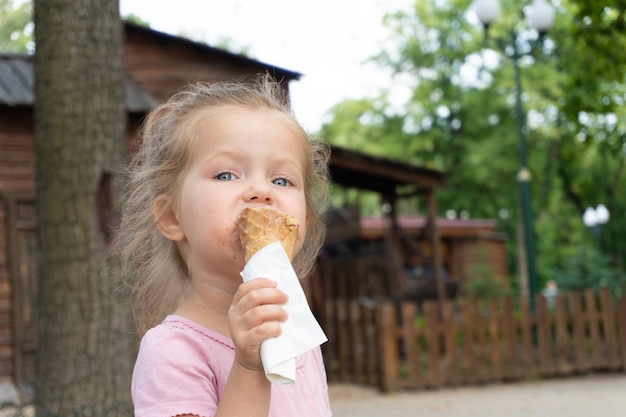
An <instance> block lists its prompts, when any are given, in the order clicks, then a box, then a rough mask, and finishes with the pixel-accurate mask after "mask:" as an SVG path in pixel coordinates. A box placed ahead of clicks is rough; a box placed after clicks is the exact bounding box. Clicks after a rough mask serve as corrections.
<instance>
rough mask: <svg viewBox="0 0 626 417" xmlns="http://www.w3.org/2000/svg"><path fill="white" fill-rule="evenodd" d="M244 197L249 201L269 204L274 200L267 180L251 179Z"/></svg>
mask: <svg viewBox="0 0 626 417" xmlns="http://www.w3.org/2000/svg"><path fill="white" fill-rule="evenodd" d="M244 199H245V200H246V202H250V203H266V204H271V203H272V202H273V201H274V198H273V196H272V187H271V184H270V183H269V182H268V181H267V180H262V179H257V180H253V181H252V180H251V181H250V185H249V187H248V188H247V189H246V192H245V195H244Z"/></svg>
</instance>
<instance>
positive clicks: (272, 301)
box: [228, 278, 288, 371]
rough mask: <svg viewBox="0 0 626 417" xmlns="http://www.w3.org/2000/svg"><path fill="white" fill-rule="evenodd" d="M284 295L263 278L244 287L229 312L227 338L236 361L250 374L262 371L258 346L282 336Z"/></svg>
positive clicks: (273, 284)
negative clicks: (230, 340) (271, 338)
mask: <svg viewBox="0 0 626 417" xmlns="http://www.w3.org/2000/svg"><path fill="white" fill-rule="evenodd" d="M287 299H288V297H287V294H285V293H284V292H282V291H281V290H279V289H278V288H276V283H275V282H274V281H271V280H269V279H266V278H256V279H253V280H250V281H248V282H246V283H243V284H241V285H240V286H239V289H238V290H237V292H236V293H235V297H234V298H233V302H232V304H231V306H230V309H229V310H228V324H229V326H230V337H231V338H232V340H233V344H234V345H235V360H236V361H237V363H239V364H240V365H241V366H243V367H244V368H246V369H249V370H252V371H263V364H262V362H261V343H263V342H264V341H265V340H266V339H269V338H270V337H277V336H279V335H280V333H281V328H280V324H279V323H280V322H283V321H285V320H287V313H286V312H285V310H284V309H283V307H282V304H285V303H286V302H287Z"/></svg>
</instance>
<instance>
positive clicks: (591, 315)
mask: <svg viewBox="0 0 626 417" xmlns="http://www.w3.org/2000/svg"><path fill="white" fill-rule="evenodd" d="M585 309H586V313H587V314H586V315H587V325H588V326H589V336H590V337H591V365H592V367H594V368H596V367H597V368H602V367H605V366H606V359H605V356H604V354H603V352H602V350H603V349H602V345H603V343H602V336H601V334H600V314H599V312H598V306H597V302H596V294H595V292H594V291H593V290H587V291H585Z"/></svg>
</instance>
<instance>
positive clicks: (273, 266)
mask: <svg viewBox="0 0 626 417" xmlns="http://www.w3.org/2000/svg"><path fill="white" fill-rule="evenodd" d="M241 277H242V278H243V280H244V282H246V281H249V280H251V279H253V278H261V277H262V278H268V279H271V280H273V281H275V282H276V283H277V286H278V288H279V289H280V290H282V291H284V292H285V293H286V294H287V295H288V296H289V301H288V302H287V304H285V305H284V306H283V308H284V309H285V310H286V311H287V314H288V315H289V318H288V319H287V321H285V322H283V323H281V324H280V325H281V328H282V333H281V335H280V336H278V337H274V338H270V339H267V340H266V341H265V342H263V344H262V345H261V361H262V362H263V368H264V369H265V375H266V376H267V379H269V380H270V381H272V382H276V383H279V384H290V383H292V382H295V380H296V356H298V355H301V354H303V353H304V352H306V351H308V350H311V349H313V348H314V347H316V346H319V345H321V344H322V343H324V342H326V341H327V340H328V339H327V337H326V335H325V334H324V331H323V330H322V328H321V327H320V325H319V323H318V322H317V320H316V319H315V317H314V316H313V313H312V312H311V309H310V308H309V304H308V303H307V299H306V296H305V295H304V290H303V289H302V286H301V285H300V281H299V280H298V277H297V276H296V272H295V271H294V270H293V267H292V266H291V262H289V258H288V257H287V254H286V253H285V250H284V249H283V246H282V245H281V244H280V242H275V243H272V244H270V245H268V246H266V247H264V248H263V249H261V250H259V251H258V252H257V253H255V254H254V255H253V256H252V257H251V258H250V260H248V262H247V263H246V266H245V267H244V269H243V271H242V272H241Z"/></svg>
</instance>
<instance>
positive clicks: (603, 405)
mask: <svg viewBox="0 0 626 417" xmlns="http://www.w3.org/2000/svg"><path fill="white" fill-rule="evenodd" d="M330 398H331V407H332V409H333V413H334V417H593V416H601V417H626V374H611V375H593V376H580V377H572V378H567V379H550V380H545V381H534V382H520V383H507V384H498V385H485V386H479V387H462V388H451V389H442V390H437V391H419V392H402V393H395V394H380V393H378V392H376V391H374V390H370V389H366V388H362V387H355V386H344V385H331V387H330Z"/></svg>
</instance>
